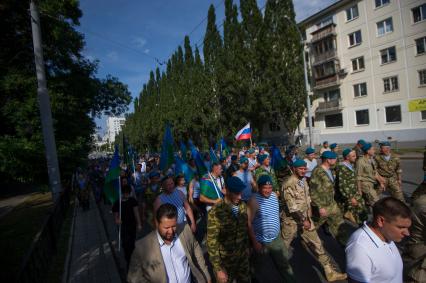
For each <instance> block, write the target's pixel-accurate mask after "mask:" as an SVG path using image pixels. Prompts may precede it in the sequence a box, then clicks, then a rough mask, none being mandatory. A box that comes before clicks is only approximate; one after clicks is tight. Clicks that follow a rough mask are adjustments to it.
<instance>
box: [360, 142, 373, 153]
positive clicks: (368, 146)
mask: <svg viewBox="0 0 426 283" xmlns="http://www.w3.org/2000/svg"><path fill="white" fill-rule="evenodd" d="M371 147H372V145H371V143H366V144H364V145H363V146H362V151H364V153H365V152H367V151H368V150H369V149H370V148H371Z"/></svg>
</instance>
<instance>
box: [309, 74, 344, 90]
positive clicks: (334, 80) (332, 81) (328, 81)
mask: <svg viewBox="0 0 426 283" xmlns="http://www.w3.org/2000/svg"><path fill="white" fill-rule="evenodd" d="M336 85H340V78H339V75H338V74H335V75H333V76H331V77H326V78H318V79H315V86H314V90H320V89H324V88H328V87H332V86H336Z"/></svg>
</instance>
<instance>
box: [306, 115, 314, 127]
mask: <svg viewBox="0 0 426 283" xmlns="http://www.w3.org/2000/svg"><path fill="white" fill-rule="evenodd" d="M311 118H312V127H315V118H314V117H311ZM308 121H309V119H308V117H305V125H306V128H308V127H309V124H308Z"/></svg>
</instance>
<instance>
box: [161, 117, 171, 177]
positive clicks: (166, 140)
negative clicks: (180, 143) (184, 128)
mask: <svg viewBox="0 0 426 283" xmlns="http://www.w3.org/2000/svg"><path fill="white" fill-rule="evenodd" d="M173 160H174V155H173V137H172V130H171V128H170V126H169V125H166V130H165V132H164V137H163V144H162V145H161V154H160V170H161V171H166V170H167V169H169V168H170V166H171V165H172V164H173Z"/></svg>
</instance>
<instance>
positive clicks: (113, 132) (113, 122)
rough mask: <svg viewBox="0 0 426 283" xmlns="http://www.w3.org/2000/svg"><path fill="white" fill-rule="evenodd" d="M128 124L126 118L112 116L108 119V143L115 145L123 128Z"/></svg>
mask: <svg viewBox="0 0 426 283" xmlns="http://www.w3.org/2000/svg"><path fill="white" fill-rule="evenodd" d="M125 122H126V118H124V117H114V116H110V117H108V119H107V137H108V143H110V144H111V143H114V142H115V137H116V136H117V135H118V134H119V133H120V131H121V127H122V126H123V125H124V123H125Z"/></svg>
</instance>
